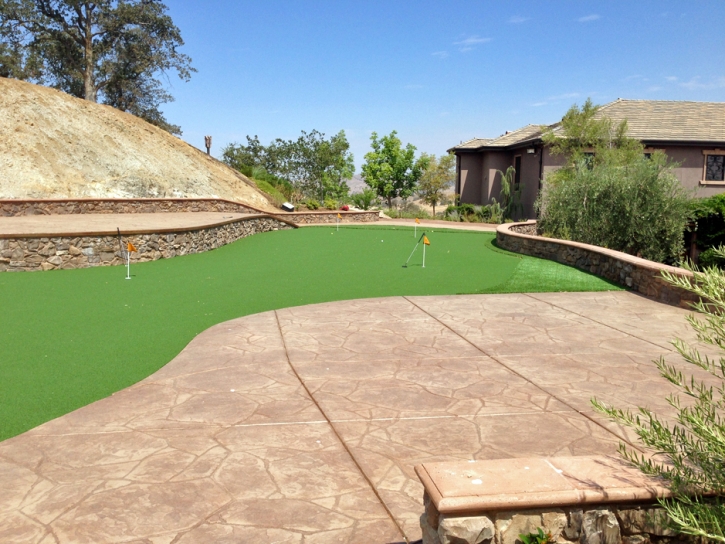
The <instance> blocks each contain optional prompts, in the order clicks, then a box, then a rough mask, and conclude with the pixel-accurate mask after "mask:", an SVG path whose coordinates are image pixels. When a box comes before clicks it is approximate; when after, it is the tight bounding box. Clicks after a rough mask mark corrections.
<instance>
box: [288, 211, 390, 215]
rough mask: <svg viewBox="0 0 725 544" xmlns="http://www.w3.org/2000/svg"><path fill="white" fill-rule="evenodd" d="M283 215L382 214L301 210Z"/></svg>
mask: <svg viewBox="0 0 725 544" xmlns="http://www.w3.org/2000/svg"><path fill="white" fill-rule="evenodd" d="M281 213H282V214H283V215H292V216H294V215H330V214H333V213H335V214H337V213H339V214H340V215H364V214H375V215H379V214H380V212H379V211H378V210H347V211H346V210H301V211H296V212H281Z"/></svg>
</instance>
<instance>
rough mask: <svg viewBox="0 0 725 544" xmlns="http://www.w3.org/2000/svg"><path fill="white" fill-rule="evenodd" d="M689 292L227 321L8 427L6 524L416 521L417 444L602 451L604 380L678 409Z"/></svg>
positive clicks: (183, 538) (231, 538)
mask: <svg viewBox="0 0 725 544" xmlns="http://www.w3.org/2000/svg"><path fill="white" fill-rule="evenodd" d="M685 315H687V312H686V311H684V310H681V309H678V308H674V307H671V306H665V305H662V304H658V303H655V302H652V301H650V300H647V299H644V298H642V297H639V296H636V295H633V294H630V293H626V292H609V293H552V294H536V295H525V294H521V295H471V296H455V297H444V296H441V297H409V298H406V297H393V298H386V299H370V300H356V301H346V302H336V303H328V304H318V305H312V306H304V307H297V308H288V309H284V310H279V311H277V312H267V313H263V314H257V315H253V316H248V317H245V318H240V319H236V320H233V321H229V322H226V323H222V324H219V325H217V326H215V327H212V328H211V329H209V330H207V331H205V332H204V333H202V334H200V335H199V336H197V337H196V338H195V339H194V340H193V341H192V342H191V343H190V344H189V345H188V346H187V347H186V348H185V349H184V350H183V351H182V352H181V353H180V354H179V355H178V356H177V357H176V358H175V359H174V360H173V361H171V362H170V363H169V364H167V365H166V366H165V367H164V368H162V369H161V370H159V371H158V372H157V373H155V374H154V375H152V376H150V377H149V378H147V379H146V380H144V381H142V382H140V383H139V384H136V385H134V386H132V387H130V388H128V389H125V390H123V391H120V392H118V393H116V394H115V395H112V396H111V397H109V398H106V399H103V400H101V401H98V402H96V403H94V404H91V405H89V406H87V407H85V408H81V409H79V410H77V411H75V412H73V413H70V414H67V415H65V416H63V417H61V418H58V419H56V420H54V421H51V422H48V423H46V424H44V425H41V426H40V427H37V428H35V429H33V430H31V431H29V432H27V433H24V434H23V435H20V436H18V437H15V438H12V439H10V440H6V441H5V442H2V443H0V488H1V489H3V493H2V494H0V541H2V542H5V541H12V542H39V543H40V542H42V543H46V542H81V543H82V542H145V543H154V544H156V543H171V542H179V543H192V542H247V543H256V542H259V543H268V542H285V543H286V542H294V543H312V542H314V543H328V542H330V543H332V542H351V543H357V542H360V543H373V542H380V543H392V542H404V541H405V540H408V541H414V540H416V539H418V538H420V528H419V525H418V516H419V515H420V513H421V512H422V511H423V507H422V486H421V485H420V483H419V482H418V479H417V478H416V476H415V473H414V471H413V466H414V465H417V464H421V463H430V462H436V461H450V460H470V459H499V458H512V457H536V456H561V455H594V454H598V455H601V454H613V453H615V451H616V449H617V446H618V443H619V441H620V439H622V438H625V439H627V438H631V436H630V435H629V433H627V432H625V431H623V430H622V429H620V428H618V427H616V426H614V425H613V424H611V423H609V422H608V421H606V420H605V419H603V418H601V417H600V416H598V415H597V414H596V413H594V412H593V411H592V409H591V408H590V404H589V400H590V398H591V397H592V396H595V395H596V396H597V397H599V398H601V399H602V400H604V401H608V402H613V403H615V404H617V405H619V406H624V407H634V406H638V405H647V406H650V407H653V408H655V409H656V410H657V411H660V412H662V413H668V411H669V410H670V409H669V407H668V405H667V404H666V402H665V401H664V397H665V395H666V394H667V393H669V392H670V391H671V389H670V387H669V386H667V384H666V383H665V382H664V381H663V380H661V379H660V378H659V377H658V375H657V371H656V369H655V368H654V366H653V365H652V364H651V362H650V361H651V359H654V358H657V357H659V356H660V355H662V354H668V357H669V358H670V359H672V360H673V361H676V356H675V355H674V353H673V349H672V347H671V346H670V345H669V343H668V342H669V340H670V338H671V336H672V335H674V334H679V335H681V336H684V337H687V338H693V335H692V333H691V332H690V331H689V329H688V328H687V326H686V325H685V324H684V317H685Z"/></svg>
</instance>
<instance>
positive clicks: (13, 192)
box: [0, 78, 271, 209]
mask: <svg viewBox="0 0 725 544" xmlns="http://www.w3.org/2000/svg"><path fill="white" fill-rule="evenodd" d="M63 197H73V198H78V197H111V198H113V197H118V198H122V197H125V198H133V197H219V198H226V199H230V200H236V201H239V202H243V203H246V204H250V205H252V206H256V207H258V208H263V209H271V205H270V204H269V202H268V200H267V199H266V198H265V197H264V196H263V194H262V193H260V192H259V190H258V189H257V188H256V186H255V185H254V183H253V182H251V181H249V180H248V179H247V178H246V177H244V176H243V175H241V174H239V173H237V172H236V171H234V170H232V169H231V168H229V167H227V166H226V165H224V164H223V163H221V162H219V161H217V160H215V159H213V158H211V157H208V156H207V155H206V154H205V153H204V152H202V151H200V150H198V149H196V148H194V147H192V146H190V145H189V144H187V143H186V142H184V141H182V140H180V139H178V138H176V137H175V136H172V135H171V134H169V133H168V132H165V131H163V130H161V129H158V128H156V127H155V126H153V125H150V124H149V123H147V122H145V121H143V120H141V119H139V118H138V117H134V116H133V115H130V114H127V113H123V112H121V111H118V110H116V109H114V108H111V107H110V106H103V105H100V104H94V103H91V102H88V101H86V100H80V99H78V98H74V97H72V96H69V95H67V94H65V93H63V92H60V91H56V90H54V89H49V88H47V87H41V86H38V85H32V84H30V83H24V82H21V81H16V80H12V79H6V78H0V198H63Z"/></svg>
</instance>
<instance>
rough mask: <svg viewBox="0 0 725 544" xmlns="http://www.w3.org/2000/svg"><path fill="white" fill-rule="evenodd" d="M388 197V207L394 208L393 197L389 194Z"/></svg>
mask: <svg viewBox="0 0 725 544" xmlns="http://www.w3.org/2000/svg"><path fill="white" fill-rule="evenodd" d="M386 198H387V199H388V209H389V210H392V209H393V197H392V196H390V195H388V196H387V197H386Z"/></svg>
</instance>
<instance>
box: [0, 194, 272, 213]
mask: <svg viewBox="0 0 725 544" xmlns="http://www.w3.org/2000/svg"><path fill="white" fill-rule="evenodd" d="M163 212H232V213H259V212H260V210H258V209H256V208H254V207H252V206H247V205H246V204H241V203H239V202H232V201H231V200H223V199H218V198H135V199H130V198H79V199H47V200H45V199H44V200H0V216H2V217H16V216H20V215H69V214H84V213H163Z"/></svg>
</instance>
